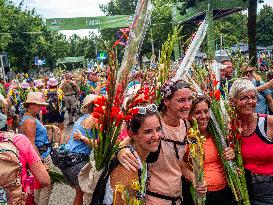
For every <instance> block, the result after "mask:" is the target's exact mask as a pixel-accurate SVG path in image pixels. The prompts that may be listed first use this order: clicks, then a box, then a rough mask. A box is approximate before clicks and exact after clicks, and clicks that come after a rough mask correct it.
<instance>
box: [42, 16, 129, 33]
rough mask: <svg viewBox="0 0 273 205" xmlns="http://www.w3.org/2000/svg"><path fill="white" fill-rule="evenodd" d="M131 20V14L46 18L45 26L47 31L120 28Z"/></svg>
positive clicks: (127, 24) (127, 25)
mask: <svg viewBox="0 0 273 205" xmlns="http://www.w3.org/2000/svg"><path fill="white" fill-rule="evenodd" d="M132 21H133V16H128V15H117V16H97V17H76V18H54V19H46V26H47V30H49V31H59V30H78V29H98V28H122V27H129V26H130V25H131V23H132Z"/></svg>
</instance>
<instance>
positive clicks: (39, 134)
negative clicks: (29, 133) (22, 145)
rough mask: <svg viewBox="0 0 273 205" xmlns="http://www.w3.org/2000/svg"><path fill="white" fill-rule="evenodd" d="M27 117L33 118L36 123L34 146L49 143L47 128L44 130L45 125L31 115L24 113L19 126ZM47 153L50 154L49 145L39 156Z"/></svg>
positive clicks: (43, 156)
mask: <svg viewBox="0 0 273 205" xmlns="http://www.w3.org/2000/svg"><path fill="white" fill-rule="evenodd" d="M27 119H34V120H35V123H36V136H35V145H36V147H41V146H43V145H49V140H48V136H47V130H46V128H45V126H44V125H42V123H41V122H40V121H39V120H38V119H36V118H34V117H31V116H27V115H24V116H23V117H22V119H21V121H20V126H22V125H23V124H24V122H25V121H26V120H27ZM49 154H50V147H48V149H47V151H45V152H43V153H42V155H41V157H42V158H45V157H47V156H48V155H49Z"/></svg>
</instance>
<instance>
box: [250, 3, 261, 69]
mask: <svg viewBox="0 0 273 205" xmlns="http://www.w3.org/2000/svg"><path fill="white" fill-rule="evenodd" d="M248 1H249V6H248V23H247V27H248V49H249V59H250V64H251V65H252V66H256V65H257V46H256V26H257V24H256V21H257V4H258V3H257V0H248Z"/></svg>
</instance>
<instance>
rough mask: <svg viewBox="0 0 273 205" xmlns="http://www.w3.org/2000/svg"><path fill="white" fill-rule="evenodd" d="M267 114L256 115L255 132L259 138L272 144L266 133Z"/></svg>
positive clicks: (272, 141)
mask: <svg viewBox="0 0 273 205" xmlns="http://www.w3.org/2000/svg"><path fill="white" fill-rule="evenodd" d="M266 132H267V115H264V116H258V124H257V128H256V133H257V135H258V136H259V138H260V139H261V140H263V141H264V142H265V143H267V144H273V140H272V139H270V138H269V137H268V136H267V134H266Z"/></svg>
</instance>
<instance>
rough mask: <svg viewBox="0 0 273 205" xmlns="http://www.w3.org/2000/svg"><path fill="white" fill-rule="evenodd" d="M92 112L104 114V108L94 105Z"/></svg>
mask: <svg viewBox="0 0 273 205" xmlns="http://www.w3.org/2000/svg"><path fill="white" fill-rule="evenodd" d="M94 112H96V113H99V114H104V109H103V108H102V107H101V106H98V107H95V108H94Z"/></svg>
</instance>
